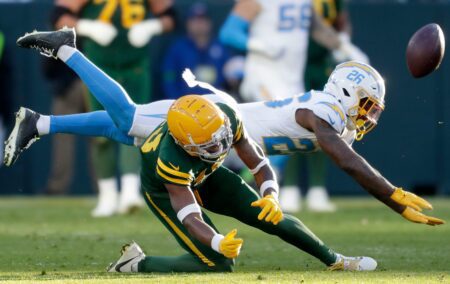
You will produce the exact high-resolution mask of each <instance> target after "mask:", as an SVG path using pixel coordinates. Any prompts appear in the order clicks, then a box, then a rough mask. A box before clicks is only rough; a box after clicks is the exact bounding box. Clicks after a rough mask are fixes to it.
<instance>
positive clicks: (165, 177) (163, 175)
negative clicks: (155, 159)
mask: <svg viewBox="0 0 450 284" xmlns="http://www.w3.org/2000/svg"><path fill="white" fill-rule="evenodd" d="M156 172H157V173H158V175H160V176H161V177H162V178H163V179H165V180H168V181H170V182H173V183H175V184H180V185H191V182H190V181H189V180H185V179H179V178H173V177H169V176H168V175H166V174H165V173H163V172H162V171H161V170H160V169H159V167H158V166H156Z"/></svg>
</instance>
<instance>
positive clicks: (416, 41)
mask: <svg viewBox="0 0 450 284" xmlns="http://www.w3.org/2000/svg"><path fill="white" fill-rule="evenodd" d="M444 51H445V38H444V33H443V32H442V29H441V27H440V26H439V25H438V24H428V25H426V26H424V27H422V28H420V30H418V31H417V32H415V33H414V35H413V36H412V37H411V39H410V40H409V43H408V47H407V49H406V63H407V64H408V69H409V72H410V73H411V75H412V76H413V77H415V78H420V77H424V76H426V75H428V74H430V73H431V72H433V71H434V70H436V69H437V68H438V67H439V64H441V61H442V58H443V57H444Z"/></svg>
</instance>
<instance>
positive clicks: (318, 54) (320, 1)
mask: <svg viewBox="0 0 450 284" xmlns="http://www.w3.org/2000/svg"><path fill="white" fill-rule="evenodd" d="M313 4H314V10H315V11H316V13H318V14H319V15H321V16H322V17H323V18H324V20H325V22H326V23H327V24H329V25H330V26H333V25H334V24H335V23H336V20H337V17H338V15H339V13H341V11H342V10H343V8H344V7H343V5H344V3H343V0H313ZM328 54H329V50H328V49H326V48H325V47H323V46H321V45H319V44H318V43H316V42H315V41H314V39H312V38H311V37H310V40H309V48H308V64H314V62H315V61H319V62H323V60H324V57H326V56H327V55H328Z"/></svg>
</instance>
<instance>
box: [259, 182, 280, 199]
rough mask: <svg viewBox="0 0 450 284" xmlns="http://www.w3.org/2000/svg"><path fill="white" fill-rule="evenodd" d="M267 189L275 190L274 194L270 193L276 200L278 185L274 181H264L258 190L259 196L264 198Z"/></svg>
mask: <svg viewBox="0 0 450 284" xmlns="http://www.w3.org/2000/svg"><path fill="white" fill-rule="evenodd" d="M268 188H273V189H275V192H274V193H272V195H273V196H274V197H275V198H276V199H278V191H279V187H278V183H277V182H276V181H274V180H266V181H265V182H263V183H262V184H261V186H260V188H259V193H260V195H261V197H264V192H265V191H266V190H267V189H268Z"/></svg>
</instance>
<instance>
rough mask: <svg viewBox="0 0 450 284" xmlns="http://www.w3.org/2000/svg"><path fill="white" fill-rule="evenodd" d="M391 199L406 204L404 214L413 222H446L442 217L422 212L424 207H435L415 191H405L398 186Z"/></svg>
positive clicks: (436, 223)
mask: <svg viewBox="0 0 450 284" xmlns="http://www.w3.org/2000/svg"><path fill="white" fill-rule="evenodd" d="M391 199H392V200H394V201H395V202H396V203H398V204H400V205H403V206H406V209H405V210H404V211H403V212H402V216H403V217H404V218H405V219H407V220H409V221H411V222H414V223H422V224H427V225H431V226H434V225H441V224H444V223H445V222H444V221H443V220H441V219H438V218H435V217H430V216H427V215H425V214H423V213H420V212H421V211H422V209H423V208H424V209H433V206H432V205H431V204H430V203H429V202H428V201H426V200H425V199H423V198H421V197H419V196H417V195H415V194H414V193H411V192H408V191H405V190H403V189H402V188H399V187H398V188H396V189H395V191H394V193H392V195H391Z"/></svg>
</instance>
